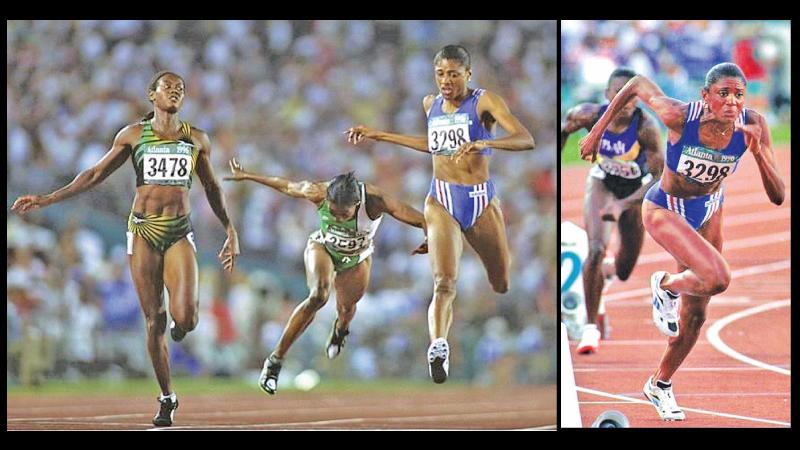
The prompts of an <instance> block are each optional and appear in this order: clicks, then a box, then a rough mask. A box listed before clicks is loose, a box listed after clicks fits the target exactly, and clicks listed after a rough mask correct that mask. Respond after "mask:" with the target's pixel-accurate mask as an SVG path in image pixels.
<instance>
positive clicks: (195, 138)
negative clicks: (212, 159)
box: [183, 122, 211, 148]
mask: <svg viewBox="0 0 800 450" xmlns="http://www.w3.org/2000/svg"><path fill="white" fill-rule="evenodd" d="M183 124H184V126H185V127H186V128H187V129H188V131H189V132H188V134H189V139H191V140H192V142H193V143H195V144H199V145H200V146H201V147H203V148H207V147H209V146H210V145H211V138H210V137H209V136H208V133H206V132H205V131H204V130H201V129H200V128H197V127H195V126H194V125H192V124H190V123H189V122H183Z"/></svg>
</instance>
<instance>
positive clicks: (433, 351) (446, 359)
mask: <svg viewBox="0 0 800 450" xmlns="http://www.w3.org/2000/svg"><path fill="white" fill-rule="evenodd" d="M449 368H450V346H448V345H447V340H445V339H444V338H438V339H435V340H434V341H433V342H431V345H430V347H428V373H430V375H431V378H433V382H434V383H436V384H441V383H444V382H445V381H446V380H447V375H448V370H449Z"/></svg>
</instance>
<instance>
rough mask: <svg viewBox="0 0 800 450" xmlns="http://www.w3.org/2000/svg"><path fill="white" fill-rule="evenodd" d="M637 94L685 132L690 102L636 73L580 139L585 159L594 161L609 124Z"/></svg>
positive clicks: (678, 130)
mask: <svg viewBox="0 0 800 450" xmlns="http://www.w3.org/2000/svg"><path fill="white" fill-rule="evenodd" d="M634 97H638V98H639V100H641V101H642V102H644V104H646V105H647V106H648V107H649V108H650V109H652V110H653V111H654V112H655V113H656V114H657V115H658V118H659V119H660V120H661V122H663V123H664V125H666V126H667V128H669V129H670V130H672V131H674V132H676V133H681V132H682V131H683V122H684V119H685V118H686V111H687V109H688V104H687V103H683V102H682V101H680V100H676V99H674V98H670V97H667V96H666V94H664V91H662V90H661V88H660V87H658V85H656V84H655V83H653V82H652V81H650V79H649V78H647V77H645V76H643V75H636V76H635V77H633V78H631V79H630V80H628V82H627V83H625V86H623V87H622V89H620V91H619V92H617V95H615V96H614V100H612V101H611V103H609V105H608V109H606V112H604V113H603V115H602V116H600V119H598V121H597V123H596V124H594V126H593V127H592V129H591V131H589V134H587V135H586V136H585V137H584V138H583V139H581V142H580V146H581V158H583V159H584V160H589V159H591V161H592V162H594V161H595V159H596V158H597V149H598V146H599V145H600V139H601V138H602V136H603V132H604V131H605V129H606V128H607V127H608V124H609V123H611V121H612V120H614V118H615V117H616V116H617V115H618V114H619V112H620V111H621V110H622V107H623V106H625V105H626V104H627V103H628V101H630V100H631V99H632V98H634Z"/></svg>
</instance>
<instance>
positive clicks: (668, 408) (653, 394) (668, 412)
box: [642, 376, 686, 420]
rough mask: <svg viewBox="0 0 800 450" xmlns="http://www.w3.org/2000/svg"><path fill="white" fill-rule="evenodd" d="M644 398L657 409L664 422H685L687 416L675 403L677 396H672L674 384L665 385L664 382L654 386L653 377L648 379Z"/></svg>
mask: <svg viewBox="0 0 800 450" xmlns="http://www.w3.org/2000/svg"><path fill="white" fill-rule="evenodd" d="M642 391H643V392H644V396H645V397H647V399H648V400H650V402H651V403H652V404H653V406H655V407H656V411H658V415H659V416H661V419H662V420H684V419H685V418H686V414H684V413H683V410H682V409H681V408H680V406H678V403H676V402H675V396H674V395H672V382H669V383H664V382H663V381H656V383H655V384H653V377H652V376H651V377H650V378H648V379H647V382H646V383H645V384H644V388H643V389H642Z"/></svg>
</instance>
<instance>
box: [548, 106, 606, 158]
mask: <svg viewBox="0 0 800 450" xmlns="http://www.w3.org/2000/svg"><path fill="white" fill-rule="evenodd" d="M599 113H600V105H598V104H596V103H581V104H580V105H577V106H575V107H573V108H572V109H570V110H569V111H567V115H566V117H565V118H564V122H562V123H561V140H560V141H559V142H558V150H559V151H563V150H564V146H565V145H567V139H569V135H570V134H572V133H574V132H576V131H578V130H580V129H581V128H586V130H589V129H591V128H592V125H593V124H594V123H595V122H597V119H598V117H600V114H599Z"/></svg>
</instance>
